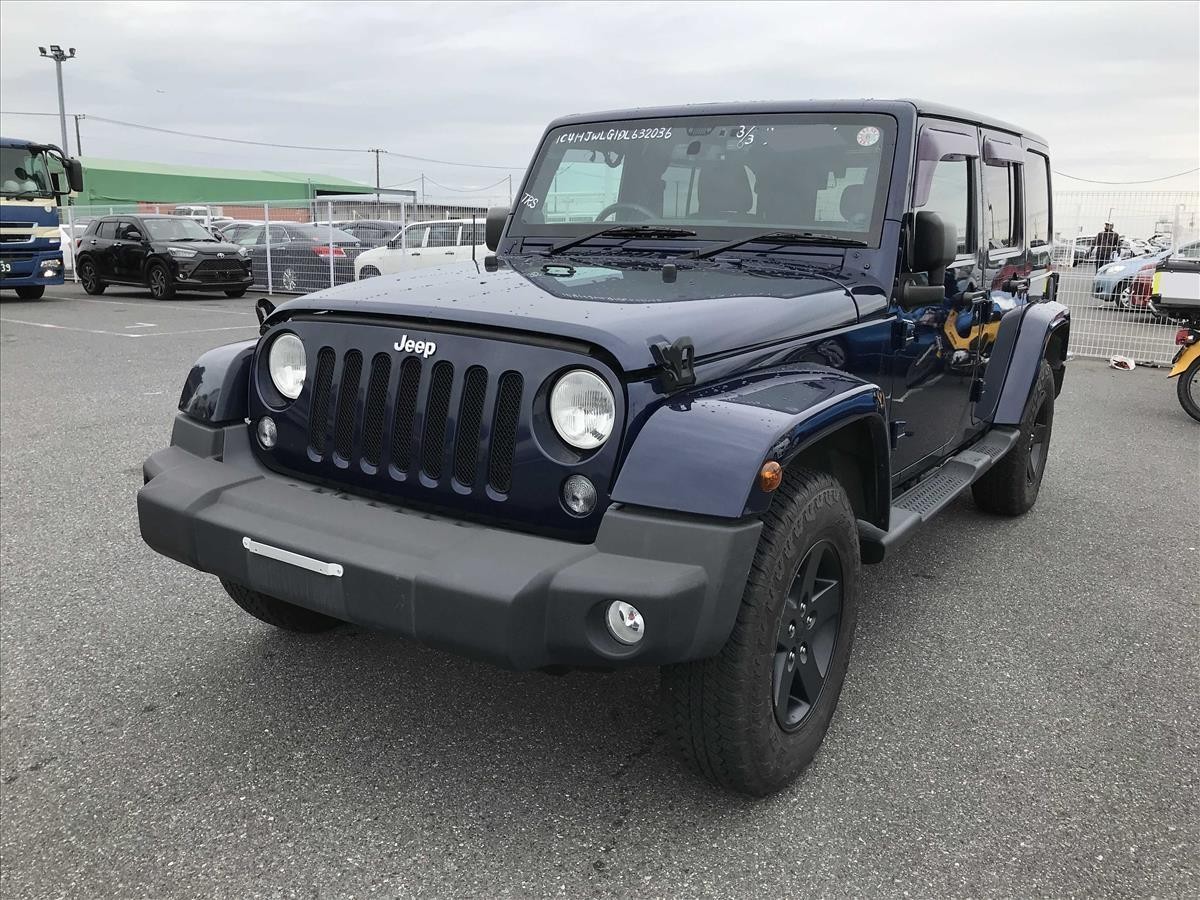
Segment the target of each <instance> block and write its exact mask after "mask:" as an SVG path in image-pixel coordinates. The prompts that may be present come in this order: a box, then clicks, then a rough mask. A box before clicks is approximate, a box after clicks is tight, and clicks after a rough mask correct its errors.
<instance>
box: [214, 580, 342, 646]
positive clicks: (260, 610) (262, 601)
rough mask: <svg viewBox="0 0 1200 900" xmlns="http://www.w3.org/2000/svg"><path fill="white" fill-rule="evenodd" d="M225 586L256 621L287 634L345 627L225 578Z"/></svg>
mask: <svg viewBox="0 0 1200 900" xmlns="http://www.w3.org/2000/svg"><path fill="white" fill-rule="evenodd" d="M221 587H223V588H225V593H227V594H228V595H229V596H230V597H232V598H233V602H234V603H236V604H237V605H238V606H240V607H241V608H242V609H244V610H245V611H246V612H248V613H250V615H252V616H254V618H256V619H258V620H260V621H262V622H266V623H267V624H268V625H274V626H275V627H276V628H282V629H284V630H285V631H300V632H304V633H305V634H318V633H320V632H322V631H329V630H330V629H331V628H336V627H337V626H338V625H341V624H342V623H341V621H340V620H338V619H335V618H333V617H332V616H327V615H324V614H323V613H319V612H313V611H312V610H311V609H305V608H304V607H303V606H296V605H295V604H294V603H285V602H284V601H283V600H277V599H275V598H274V597H268V596H267V595H266V594H260V593H259V592H258V591H252V590H250V588H248V587H244V586H242V585H240V584H235V583H234V582H232V581H226V580H225V579H224V578H222V579H221Z"/></svg>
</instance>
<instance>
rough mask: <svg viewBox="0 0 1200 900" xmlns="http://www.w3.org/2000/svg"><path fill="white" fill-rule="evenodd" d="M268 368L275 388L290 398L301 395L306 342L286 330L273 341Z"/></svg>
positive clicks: (293, 398)
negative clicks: (303, 342)
mask: <svg viewBox="0 0 1200 900" xmlns="http://www.w3.org/2000/svg"><path fill="white" fill-rule="evenodd" d="M267 369H268V370H269V371H270V373H271V382H272V383H273V384H274V385H275V390H277V391H279V393H281V394H283V396H285V397H287V398H288V399H289V400H295V399H296V398H297V397H299V396H300V389H301V388H302V387H304V374H305V361H304V344H302V343H301V342H300V338H298V337H296V336H295V335H294V334H292V333H291V332H284V333H283V334H281V335H279V337H277V338H275V340H274V341H272V342H271V349H270V351H269V352H268V353H267Z"/></svg>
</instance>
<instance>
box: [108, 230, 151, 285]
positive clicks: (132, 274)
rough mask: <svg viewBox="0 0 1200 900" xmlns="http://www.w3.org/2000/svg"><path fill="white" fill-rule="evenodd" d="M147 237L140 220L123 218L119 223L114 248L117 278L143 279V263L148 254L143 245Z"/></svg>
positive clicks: (124, 279) (114, 264) (123, 279)
mask: <svg viewBox="0 0 1200 900" xmlns="http://www.w3.org/2000/svg"><path fill="white" fill-rule="evenodd" d="M145 239H146V235H144V234H143V233H142V225H141V223H140V222H137V221H136V220H134V219H122V220H121V221H120V222H119V223H118V225H117V238H116V240H115V241H113V250H112V254H113V268H114V273H113V274H114V276H115V277H116V278H118V279H120V280H121V281H141V279H142V263H143V262H144V261H145V256H146V254H145V251H144V249H143V246H142V244H143V242H144V241H145Z"/></svg>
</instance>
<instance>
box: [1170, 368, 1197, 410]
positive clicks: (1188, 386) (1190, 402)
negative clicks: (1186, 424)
mask: <svg viewBox="0 0 1200 900" xmlns="http://www.w3.org/2000/svg"><path fill="white" fill-rule="evenodd" d="M1175 390H1176V391H1177V392H1178V394H1179V405H1180V406H1182V407H1183V411H1184V412H1186V413H1187V414H1188V415H1189V416H1191V417H1192V418H1193V419H1195V420H1196V421H1197V422H1200V357H1198V358H1197V359H1195V360H1193V361H1192V364H1191V365H1190V366H1188V367H1187V369H1186V370H1185V371H1184V373H1183V374H1182V375H1180V376H1179V384H1177V385H1176V386H1175Z"/></svg>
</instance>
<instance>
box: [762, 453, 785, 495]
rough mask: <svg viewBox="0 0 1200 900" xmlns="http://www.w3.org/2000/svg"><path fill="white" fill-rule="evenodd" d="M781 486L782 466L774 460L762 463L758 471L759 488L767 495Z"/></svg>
mask: <svg viewBox="0 0 1200 900" xmlns="http://www.w3.org/2000/svg"><path fill="white" fill-rule="evenodd" d="M781 484H783V466H781V465H780V464H779V463H777V462H775V460H771V461H769V462H765V463H763V467H762V468H761V469H759V470H758V486H759V488H761V489H762V490H763V491H765V492H766V493H768V494H769V493H771V491H773V490H775V488H777V487H779V486H780V485H781Z"/></svg>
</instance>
